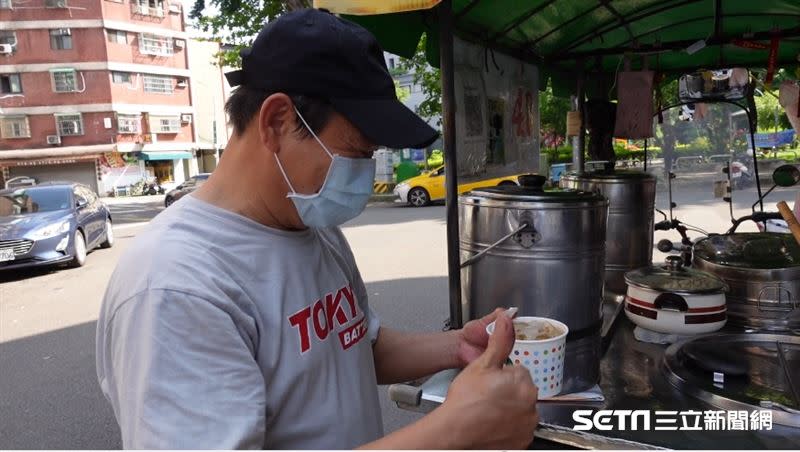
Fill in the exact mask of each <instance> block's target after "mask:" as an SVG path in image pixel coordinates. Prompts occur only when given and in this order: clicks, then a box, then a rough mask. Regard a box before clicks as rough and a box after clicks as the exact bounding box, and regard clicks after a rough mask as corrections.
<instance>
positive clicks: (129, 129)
mask: <svg viewBox="0 0 800 452" xmlns="http://www.w3.org/2000/svg"><path fill="white" fill-rule="evenodd" d="M118 132H119V133H139V127H137V126H136V125H135V124H129V125H125V126H120V127H119V130H118Z"/></svg>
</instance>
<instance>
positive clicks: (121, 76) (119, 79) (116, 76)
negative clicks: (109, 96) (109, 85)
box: [111, 71, 133, 85]
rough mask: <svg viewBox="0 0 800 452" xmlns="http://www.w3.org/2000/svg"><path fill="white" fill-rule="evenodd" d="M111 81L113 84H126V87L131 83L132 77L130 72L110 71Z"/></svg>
mask: <svg viewBox="0 0 800 452" xmlns="http://www.w3.org/2000/svg"><path fill="white" fill-rule="evenodd" d="M111 81H113V82H114V83H119V84H122V83H127V84H128V85H130V84H132V83H133V76H132V74H131V73H130V72H119V71H112V72H111Z"/></svg>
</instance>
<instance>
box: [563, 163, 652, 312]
mask: <svg viewBox="0 0 800 452" xmlns="http://www.w3.org/2000/svg"><path fill="white" fill-rule="evenodd" d="M560 184H561V186H562V187H565V188H572V189H577V190H583V191H591V192H596V193H600V194H602V195H603V196H604V197H606V198H607V199H608V200H609V202H610V205H609V210H608V228H607V229H606V268H605V282H606V286H605V290H606V293H607V294H608V296H615V295H624V294H625V291H626V289H627V286H626V284H625V273H627V272H629V271H631V270H635V269H637V268H641V267H647V266H649V265H650V264H652V262H653V212H654V208H655V200H656V179H655V177H653V176H652V175H650V174H648V173H643V172H641V171H614V172H610V173H606V172H592V173H581V174H578V173H570V174H567V175H564V176H562V177H561V180H560Z"/></svg>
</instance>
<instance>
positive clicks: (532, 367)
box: [486, 317, 569, 399]
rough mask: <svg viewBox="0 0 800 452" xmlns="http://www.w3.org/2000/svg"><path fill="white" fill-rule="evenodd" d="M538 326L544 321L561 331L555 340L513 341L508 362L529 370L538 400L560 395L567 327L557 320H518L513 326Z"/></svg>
mask: <svg viewBox="0 0 800 452" xmlns="http://www.w3.org/2000/svg"><path fill="white" fill-rule="evenodd" d="M520 322H524V323H528V324H532V325H533V326H534V328H535V327H536V325H541V324H542V323H543V322H546V323H549V324H550V325H552V326H554V327H556V328H558V329H559V330H560V331H561V334H559V335H558V336H556V337H553V338H550V339H544V340H538V341H537V340H521V339H517V340H516V341H515V342H514V348H513V349H511V355H509V357H508V359H509V360H510V361H511V362H512V363H513V364H517V365H520V366H523V367H525V368H526V369H528V372H530V373H531V379H533V384H535V385H536V387H537V388H539V398H540V399H543V398H546V397H553V396H555V395H558V394H559V393H560V392H561V384H562V382H563V381H564V356H565V354H566V349H567V333H569V328H568V327H567V325H564V324H563V323H561V322H559V321H558V320H553V319H548V318H545V317H517V318H515V319H514V323H520ZM486 332H487V333H489V334H492V333H493V332H494V322H492V323H490V324H489V325H488V326H487V327H486Z"/></svg>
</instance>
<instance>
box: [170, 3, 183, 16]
mask: <svg viewBox="0 0 800 452" xmlns="http://www.w3.org/2000/svg"><path fill="white" fill-rule="evenodd" d="M169 12H171V13H173V14H180V13H181V5H180V4H179V3H170V4H169Z"/></svg>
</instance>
